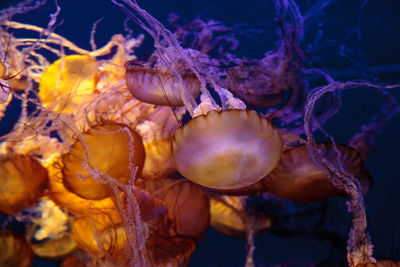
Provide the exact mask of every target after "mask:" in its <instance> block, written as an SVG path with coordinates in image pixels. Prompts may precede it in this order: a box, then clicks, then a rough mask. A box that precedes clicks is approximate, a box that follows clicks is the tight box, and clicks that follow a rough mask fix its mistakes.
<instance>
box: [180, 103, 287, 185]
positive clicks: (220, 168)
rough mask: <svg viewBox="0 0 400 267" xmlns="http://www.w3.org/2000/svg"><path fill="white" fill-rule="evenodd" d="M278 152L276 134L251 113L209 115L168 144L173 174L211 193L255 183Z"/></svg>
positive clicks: (279, 141)
mask: <svg viewBox="0 0 400 267" xmlns="http://www.w3.org/2000/svg"><path fill="white" fill-rule="evenodd" d="M281 149H282V138H281V135H280V132H279V130H277V129H276V128H275V127H274V126H273V125H272V124H271V122H270V121H268V120H267V119H265V118H263V117H261V116H259V115H258V114H257V113H256V112H255V111H252V110H245V111H244V110H225V111H222V112H217V111H210V112H208V113H207V115H202V116H198V117H195V118H194V119H192V120H191V121H189V123H188V124H186V125H185V126H183V127H182V128H179V129H178V130H177V131H176V133H175V138H174V140H173V142H172V150H173V154H174V159H175V163H176V167H177V170H178V171H179V172H180V173H181V174H182V175H183V176H184V177H186V178H187V179H189V180H191V181H192V182H194V183H197V184H200V185H203V186H205V187H209V188H215V189H235V188H241V187H245V186H248V185H251V184H254V183H256V182H257V181H259V180H260V179H262V178H263V177H265V176H266V175H267V174H268V173H269V172H271V171H272V169H273V168H274V167H275V165H276V164H277V163H278V161H279V158H280V155H281Z"/></svg>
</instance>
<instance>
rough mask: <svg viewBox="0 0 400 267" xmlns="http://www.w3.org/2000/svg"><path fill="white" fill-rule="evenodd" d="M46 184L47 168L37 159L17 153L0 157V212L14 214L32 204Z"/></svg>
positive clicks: (40, 194) (43, 191)
mask: <svg viewBox="0 0 400 267" xmlns="http://www.w3.org/2000/svg"><path fill="white" fill-rule="evenodd" d="M47 186H48V173H47V170H46V169H45V168H44V167H43V166H42V165H41V164H40V163H39V162H38V161H37V160H35V159H33V158H31V157H30V156H26V155H18V154H13V155H9V156H6V157H3V158H0V211H1V212H3V213H6V214H15V213H18V212H20V211H22V210H23V209H26V208H28V207H30V206H32V205H33V204H34V203H35V202H36V201H38V200H39V198H40V197H42V196H43V195H44V193H45V189H46V188H47Z"/></svg>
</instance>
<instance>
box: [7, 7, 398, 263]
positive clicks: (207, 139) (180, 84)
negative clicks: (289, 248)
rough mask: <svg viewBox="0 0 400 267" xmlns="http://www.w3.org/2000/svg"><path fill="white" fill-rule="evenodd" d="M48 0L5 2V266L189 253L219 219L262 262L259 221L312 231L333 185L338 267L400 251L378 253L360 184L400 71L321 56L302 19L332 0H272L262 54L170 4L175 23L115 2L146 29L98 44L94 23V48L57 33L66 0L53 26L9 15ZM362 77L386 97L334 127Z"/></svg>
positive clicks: (163, 258)
mask: <svg viewBox="0 0 400 267" xmlns="http://www.w3.org/2000/svg"><path fill="white" fill-rule="evenodd" d="M45 2H46V1H40V0H38V1H30V0H26V1H22V2H20V3H19V4H18V5H16V6H13V7H8V8H6V9H4V10H1V11H0V24H1V28H0V38H1V40H0V41H1V42H0V87H1V88H0V101H1V102H0V125H1V128H2V129H1V136H0V212H1V214H2V229H1V231H0V266H32V262H33V260H34V258H44V259H48V260H54V261H55V260H57V261H60V266H64V267H66V266H142V267H144V266H188V265H190V264H191V258H192V256H193V254H194V253H195V252H196V249H197V246H198V244H199V243H200V242H201V240H202V239H203V238H204V236H205V235H206V232H207V231H208V229H209V227H212V228H214V229H215V230H216V231H218V232H220V233H222V234H225V235H230V236H234V237H237V238H243V239H245V240H246V243H247V244H246V246H245V247H244V248H243V254H245V257H244V258H245V260H244V261H243V262H242V263H240V265H244V266H248V267H251V266H258V263H257V262H256V260H255V257H254V254H255V252H256V250H259V249H258V248H257V246H256V242H255V240H256V237H257V236H259V235H261V234H262V233H264V232H269V231H271V232H272V233H280V234H281V235H284V236H286V237H290V236H296V235H297V234H299V233H301V232H306V231H313V228H317V227H318V222H316V223H314V221H318V220H320V218H322V217H323V216H326V215H323V214H322V213H323V212H320V211H319V210H320V209H321V207H322V205H324V204H321V203H327V202H326V201H327V200H328V199H330V198H332V197H336V198H340V199H342V200H344V201H345V203H346V205H347V212H348V216H349V217H350V218H351V220H350V221H351V223H350V224H349V225H347V226H348V227H349V229H348V232H347V233H345V237H344V239H345V240H344V242H345V245H344V246H342V247H341V249H342V250H343V251H342V253H343V255H346V256H345V259H342V261H341V262H340V263H339V264H340V265H339V266H398V265H399V262H398V261H396V260H399V259H398V258H379V257H376V256H375V255H374V250H373V249H374V245H373V241H372V240H373V237H372V238H371V235H370V234H369V232H368V225H367V213H366V208H365V204H364V195H365V194H367V192H368V191H369V190H370V189H371V187H372V186H373V183H379V182H380V181H374V179H373V177H372V176H371V175H370V174H369V173H368V171H367V170H366V168H365V162H366V161H367V159H368V156H369V154H370V153H371V151H373V150H374V148H375V141H374V140H375V138H376V136H377V135H378V134H379V132H380V130H381V129H382V127H383V126H384V125H385V124H386V123H387V122H389V121H390V119H391V118H392V117H394V116H396V115H397V113H398V112H399V107H398V103H397V98H396V90H399V89H400V88H399V87H400V85H397V84H382V83H379V82H377V81H372V82H371V81H368V80H349V81H338V80H335V79H334V78H333V77H334V76H332V75H331V74H330V73H329V72H328V71H326V70H324V69H322V68H318V67H316V66H315V65H314V64H313V62H312V59H311V57H312V54H310V53H311V52H310V51H309V49H308V48H307V47H306V46H304V44H303V41H304V34H305V29H306V25H308V24H307V23H308V22H309V21H313V20H317V19H318V14H319V13H320V12H323V10H324V9H325V8H326V6H328V5H330V4H332V3H331V1H326V2H324V1H316V3H314V5H313V6H312V8H310V10H311V11H312V12H311V11H310V12H308V13H306V12H305V11H304V10H300V8H299V6H298V5H297V4H296V2H295V1H294V0H274V1H271V2H272V5H271V6H273V7H274V8H275V20H272V21H271V23H273V24H274V25H275V27H276V35H277V37H278V41H277V42H276V43H275V44H274V46H275V47H274V48H273V49H271V50H269V51H267V52H266V53H265V54H264V56H263V57H262V58H248V57H240V56H237V55H235V53H234V51H235V49H236V47H237V46H238V40H237V39H236V37H235V35H234V29H232V28H229V27H228V26H225V25H224V24H223V23H220V22H217V21H214V20H209V21H207V20H203V19H201V18H197V19H195V20H193V21H191V22H189V23H188V24H185V25H181V24H180V23H179V19H178V18H177V16H176V15H171V16H170V19H169V21H170V24H171V25H172V28H173V29H172V28H171V29H168V27H167V26H164V25H163V24H162V23H161V22H160V21H158V20H157V19H156V18H155V17H154V16H152V15H151V14H150V13H149V12H147V11H146V10H145V9H143V8H142V7H141V6H140V5H139V4H140V1H135V0H111V2H112V4H114V5H115V6H116V7H118V8H119V9H120V10H121V12H123V13H124V14H125V15H126V17H127V19H128V20H127V21H130V23H134V24H135V25H136V26H139V27H141V28H142V30H143V31H144V32H145V33H146V34H147V37H144V35H137V37H133V35H132V33H131V31H129V26H128V25H129V23H127V24H126V25H125V27H126V28H127V34H115V35H113V36H112V38H111V40H110V41H109V42H108V43H107V44H106V45H104V46H103V47H100V48H98V47H97V45H96V42H95V40H94V36H95V35H96V27H97V26H98V25H97V24H98V23H99V22H96V23H95V24H94V26H93V28H92V31H91V36H90V44H91V49H90V50H86V49H83V48H80V47H79V46H77V45H76V44H74V43H73V42H71V41H69V40H68V39H67V38H65V37H63V36H61V35H59V34H57V33H56V32H57V27H58V26H59V25H60V18H59V14H60V11H61V9H62V6H61V5H59V4H61V3H58V2H57V1H55V2H54V4H53V10H52V11H51V12H50V16H49V19H48V22H47V25H46V26H45V27H38V26H35V25H31V24H25V23H21V22H17V21H14V20H13V19H12V18H13V16H14V15H18V14H25V13H27V12H31V11H32V10H35V9H38V8H40V7H41V6H42V5H44V4H45ZM24 35H25V36H26V37H25V36H24ZM149 36H150V37H151V39H152V41H153V42H154V43H153V50H152V53H151V54H150V55H149V56H148V57H139V56H138V55H137V54H135V51H136V50H137V49H139V47H140V46H141V45H142V44H143V42H144V39H145V38H148V37H149ZM356 88H369V89H371V90H373V91H374V92H375V94H376V95H377V96H378V97H379V98H381V99H383V100H382V107H381V108H380V109H379V111H380V113H379V114H377V115H375V116H374V117H372V118H371V120H370V121H369V122H366V123H364V124H363V125H362V126H361V127H360V130H359V131H358V132H357V133H355V134H354V135H353V137H351V138H349V139H348V140H347V142H346V143H345V142H338V141H337V140H335V138H334V137H333V136H332V135H331V134H330V133H329V131H328V130H326V129H325V124H326V123H327V122H328V121H329V119H331V118H334V117H335V115H337V114H338V112H339V110H340V108H341V104H342V92H345V91H348V90H350V89H356ZM296 205H298V207H300V208H294V207H295V206H296ZM296 207H297V206H296ZM345 209H346V207H345ZM288 212H289V213H288ZM296 224H297V225H296ZM13 225H14V226H15V225H18V227H13ZM294 225H296V227H294ZM344 227H346V226H344ZM14 228H18V229H14ZM271 247H273V244H271ZM219 249H224V248H219ZM259 253H262V252H259ZM307 264H311V266H314V265H312V264H315V265H316V264H318V262H311V263H307ZM263 266H264V265H263ZM307 266H309V265H307ZM332 266H333V265H332ZM335 266H337V265H335Z"/></svg>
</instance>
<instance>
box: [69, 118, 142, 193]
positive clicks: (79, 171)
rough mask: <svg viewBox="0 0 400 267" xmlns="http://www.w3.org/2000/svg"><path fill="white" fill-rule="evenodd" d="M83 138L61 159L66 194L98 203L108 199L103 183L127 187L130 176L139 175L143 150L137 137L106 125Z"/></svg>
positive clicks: (123, 129) (108, 190) (92, 129)
mask: <svg viewBox="0 0 400 267" xmlns="http://www.w3.org/2000/svg"><path fill="white" fill-rule="evenodd" d="M83 139H84V141H81V140H79V141H77V142H76V143H75V144H74V145H73V146H72V147H71V150H70V152H69V153H68V154H66V155H64V156H63V159H62V161H63V165H64V168H63V169H62V173H63V182H64V185H65V187H66V188H67V189H68V190H69V191H71V192H73V193H75V194H76V195H78V196H80V197H82V198H87V199H94V200H99V199H103V198H106V197H108V196H110V188H109V186H108V185H106V183H108V182H111V181H112V180H114V181H116V182H119V183H123V184H127V183H128V181H129V180H130V179H131V177H137V176H140V173H141V171H142V169H143V164H144V157H145V155H144V147H143V144H142V140H141V138H140V136H139V135H138V134H137V133H136V132H134V131H133V130H131V129H130V128H129V127H127V126H125V125H122V124H117V123H113V122H106V123H104V124H102V125H98V126H95V127H93V128H91V129H89V130H88V131H87V132H86V133H84V134H83ZM82 142H84V143H82ZM110 179H111V180H110ZM99 180H100V181H99Z"/></svg>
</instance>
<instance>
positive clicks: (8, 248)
mask: <svg viewBox="0 0 400 267" xmlns="http://www.w3.org/2000/svg"><path fill="white" fill-rule="evenodd" d="M32 262H33V252H32V249H31V248H30V247H29V245H28V244H27V243H26V242H25V240H24V238H23V237H22V236H19V235H18V234H17V233H14V232H11V231H7V230H2V231H1V232H0V266H4V267H6V266H18V267H30V266H32Z"/></svg>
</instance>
